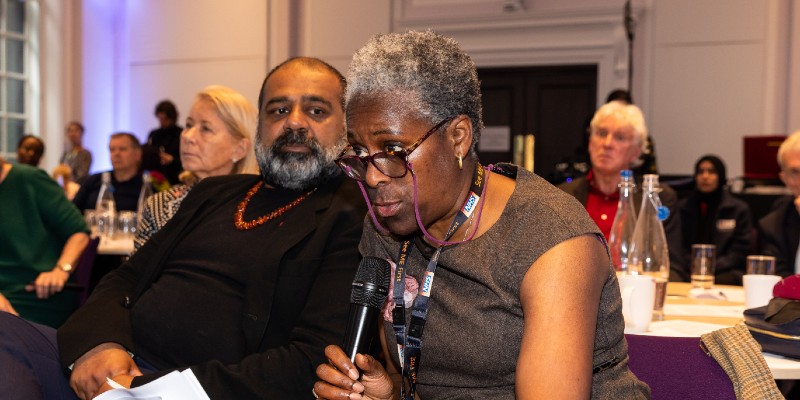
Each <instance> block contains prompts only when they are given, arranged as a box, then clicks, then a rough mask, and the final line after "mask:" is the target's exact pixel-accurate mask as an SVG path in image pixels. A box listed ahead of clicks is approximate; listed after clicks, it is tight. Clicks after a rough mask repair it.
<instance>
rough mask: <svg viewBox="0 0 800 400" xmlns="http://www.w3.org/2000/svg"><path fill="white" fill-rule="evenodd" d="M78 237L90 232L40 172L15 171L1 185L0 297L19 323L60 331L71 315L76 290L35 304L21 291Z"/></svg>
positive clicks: (57, 188)
mask: <svg viewBox="0 0 800 400" xmlns="http://www.w3.org/2000/svg"><path fill="white" fill-rule="evenodd" d="M78 232H88V229H87V228H86V223H85V222H84V221H83V217H82V216H81V213H80V211H78V208H77V207H75V205H73V204H72V203H71V202H70V201H69V200H67V198H66V196H65V195H64V190H63V189H62V188H61V187H60V186H58V184H57V183H56V182H55V181H54V180H53V179H51V178H50V177H49V176H48V175H47V173H45V172H44V171H42V170H40V169H38V168H33V167H29V166H27V165H19V164H17V165H14V166H13V167H12V168H11V171H9V173H8V176H6V179H5V180H4V181H3V182H2V183H0V293H2V294H3V296H5V297H6V298H7V299H8V301H9V302H11V305H12V306H13V307H14V309H16V310H17V312H19V314H20V316H22V317H23V318H25V319H28V320H30V321H33V322H38V323H42V324H46V325H50V326H54V327H58V326H59V325H61V323H62V322H64V320H66V319H67V317H68V316H69V314H70V313H71V312H72V311H73V310H74V309H75V305H76V296H77V293H76V292H75V291H74V290H64V291H62V292H61V293H59V294H57V295H54V296H51V297H50V298H48V299H45V300H39V299H37V298H36V294H35V292H26V291H25V285H26V284H28V283H30V282H33V281H34V280H35V279H36V277H37V276H39V274H40V273H41V272H46V271H51V270H52V269H53V268H54V267H55V266H56V262H58V258H59V256H60V255H61V250H62V249H63V247H64V244H65V243H66V241H67V239H68V238H69V237H70V236H72V235H73V234H75V233H78Z"/></svg>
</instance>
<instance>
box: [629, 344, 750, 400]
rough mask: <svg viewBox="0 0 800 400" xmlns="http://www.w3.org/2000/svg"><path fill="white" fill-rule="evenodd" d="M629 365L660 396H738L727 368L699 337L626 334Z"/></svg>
mask: <svg viewBox="0 0 800 400" xmlns="http://www.w3.org/2000/svg"><path fill="white" fill-rule="evenodd" d="M625 339H626V340H627V341H628V356H629V357H630V360H629V361H628V366H629V368H630V369H631V371H632V372H633V373H634V374H635V375H636V376H637V377H638V378H639V379H641V380H642V381H644V382H645V383H647V384H648V385H650V389H651V390H652V398H653V400H657V399H670V400H671V399H698V400H700V399H703V400H712V399H736V393H735V392H734V390H733V382H731V380H730V378H729V377H728V374H726V373H725V370H723V369H722V367H721V366H720V365H719V364H718V363H717V361H716V360H714V358H713V357H711V356H710V355H707V354H706V353H705V352H704V351H703V349H701V348H700V338H699V337H664V336H646V335H625Z"/></svg>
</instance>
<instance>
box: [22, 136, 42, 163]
mask: <svg viewBox="0 0 800 400" xmlns="http://www.w3.org/2000/svg"><path fill="white" fill-rule="evenodd" d="M43 154H44V142H42V139H39V137H37V136H33V135H25V136H23V137H21V138H19V142H18V143H17V162H18V163H20V164H26V165H30V166H33V167H38V166H39V161H41V160H42V155H43Z"/></svg>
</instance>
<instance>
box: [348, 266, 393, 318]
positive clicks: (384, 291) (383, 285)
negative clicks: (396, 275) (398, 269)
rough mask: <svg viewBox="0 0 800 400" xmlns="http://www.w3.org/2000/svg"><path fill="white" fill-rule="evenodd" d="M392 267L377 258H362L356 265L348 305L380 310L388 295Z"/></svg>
mask: <svg viewBox="0 0 800 400" xmlns="http://www.w3.org/2000/svg"><path fill="white" fill-rule="evenodd" d="M391 278H392V267H391V265H390V264H389V261H386V260H384V259H382V258H378V257H364V258H363V259H362V260H361V263H360V264H359V265H358V271H356V277H355V279H353V290H352V291H351V292H350V303H353V304H360V305H364V306H367V307H372V308H377V309H379V310H380V309H381V308H382V307H383V303H384V302H385V301H386V296H387V295H388V294H389V282H390V280H391Z"/></svg>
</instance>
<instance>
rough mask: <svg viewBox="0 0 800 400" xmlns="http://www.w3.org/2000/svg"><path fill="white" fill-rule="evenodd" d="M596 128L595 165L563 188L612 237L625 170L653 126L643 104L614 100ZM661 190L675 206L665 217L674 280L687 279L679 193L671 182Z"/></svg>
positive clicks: (637, 199)
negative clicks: (621, 177) (645, 116)
mask: <svg viewBox="0 0 800 400" xmlns="http://www.w3.org/2000/svg"><path fill="white" fill-rule="evenodd" d="M590 129H591V133H590V136H589V157H590V159H591V162H592V169H591V170H590V171H589V173H588V174H587V175H586V176H585V177H582V178H578V179H575V180H573V181H572V182H568V183H563V184H561V185H559V186H558V187H559V188H561V189H562V190H564V191H565V192H567V193H569V194H571V195H573V196H574V197H575V198H577V199H578V201H580V202H581V204H583V205H584V207H586V211H588V212H589V216H591V217H592V219H593V220H594V222H595V223H597V226H598V227H599V228H600V231H602V232H603V235H604V236H605V237H606V238H608V237H609V233H610V232H611V224H612V223H613V222H614V215H616V212H617V203H618V202H619V188H618V187H617V185H618V184H619V181H620V172H621V171H622V170H623V169H628V168H631V167H632V166H633V163H634V162H635V161H636V160H637V159H638V157H639V154H641V152H642V150H643V148H644V143H645V140H646V138H647V126H646V125H645V121H644V115H642V111H641V110H639V107H636V106H635V105H633V104H625V103H623V102H619V101H612V102H609V103H606V104H604V105H603V106H601V107H600V108H599V109H597V111H596V112H595V114H594V117H593V118H592V122H591V124H590ZM636 179H637V180H638V181H639V182H641V179H642V176H641V175H639V176H636ZM640 187H641V186H640ZM661 189H662V191H661V193H660V194H659V197H660V198H661V202H662V203H663V204H664V206H666V207H668V208H669V210H670V216H669V218H667V220H666V221H664V231H665V233H666V236H667V245H668V247H669V260H670V280H671V281H686V280H688V278H689V274H688V271H687V267H686V264H685V260H683V257H682V251H681V248H682V242H681V227H680V223H681V218H680V216H679V215H678V214H679V211H678V196H677V194H676V193H675V191H674V190H672V189H671V188H670V187H669V186H668V185H665V184H661ZM633 200H634V207H636V211H637V212H638V211H639V209H640V208H641V204H642V191H641V190H637V191H636V192H635V193H634V198H633Z"/></svg>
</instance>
